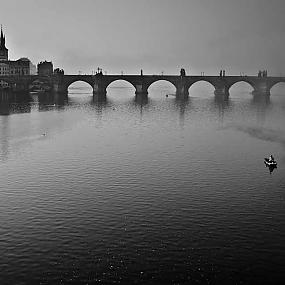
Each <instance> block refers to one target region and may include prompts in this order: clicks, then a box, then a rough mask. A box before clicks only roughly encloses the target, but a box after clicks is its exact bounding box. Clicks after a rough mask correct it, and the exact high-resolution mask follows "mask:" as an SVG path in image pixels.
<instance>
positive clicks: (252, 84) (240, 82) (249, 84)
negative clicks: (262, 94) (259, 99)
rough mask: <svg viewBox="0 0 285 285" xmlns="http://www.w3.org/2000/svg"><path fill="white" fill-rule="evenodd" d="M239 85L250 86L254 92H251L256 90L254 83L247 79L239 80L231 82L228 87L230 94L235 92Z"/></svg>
mask: <svg viewBox="0 0 285 285" xmlns="http://www.w3.org/2000/svg"><path fill="white" fill-rule="evenodd" d="M238 84H242V85H244V86H249V87H250V88H251V89H252V90H250V92H252V91H254V90H255V89H256V86H255V84H254V83H253V82H251V81H250V80H248V79H246V78H241V79H238V80H235V81H233V82H231V83H230V84H228V85H227V90H228V92H229V94H231V93H230V92H231V91H233V87H234V86H235V85H236V86H237V85H238ZM230 89H232V90H230Z"/></svg>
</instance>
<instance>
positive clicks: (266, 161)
mask: <svg viewBox="0 0 285 285" xmlns="http://www.w3.org/2000/svg"><path fill="white" fill-rule="evenodd" d="M264 164H265V166H266V167H269V168H277V162H276V161H275V160H269V159H268V158H264Z"/></svg>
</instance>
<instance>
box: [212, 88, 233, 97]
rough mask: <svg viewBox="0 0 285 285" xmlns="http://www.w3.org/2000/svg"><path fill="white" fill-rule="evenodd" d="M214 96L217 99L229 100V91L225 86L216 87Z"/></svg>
mask: <svg viewBox="0 0 285 285" xmlns="http://www.w3.org/2000/svg"><path fill="white" fill-rule="evenodd" d="M214 94H215V96H216V97H217V98H218V99H223V100H227V99H229V95H230V93H229V89H228V88H227V87H226V86H216V87H215V91H214Z"/></svg>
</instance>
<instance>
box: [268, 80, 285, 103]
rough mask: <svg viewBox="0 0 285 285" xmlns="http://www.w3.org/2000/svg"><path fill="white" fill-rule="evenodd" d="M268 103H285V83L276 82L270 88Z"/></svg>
mask: <svg viewBox="0 0 285 285" xmlns="http://www.w3.org/2000/svg"><path fill="white" fill-rule="evenodd" d="M270 101H276V102H285V82H278V83H276V84H274V85H273V86H272V87H271V89H270Z"/></svg>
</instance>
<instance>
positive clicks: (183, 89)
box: [176, 76, 189, 100]
mask: <svg viewBox="0 0 285 285" xmlns="http://www.w3.org/2000/svg"><path fill="white" fill-rule="evenodd" d="M188 97H189V90H188V87H187V85H186V80H185V77H184V76H181V77H180V82H178V84H177V85H176V98H177V99H181V100H187V99H188Z"/></svg>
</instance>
